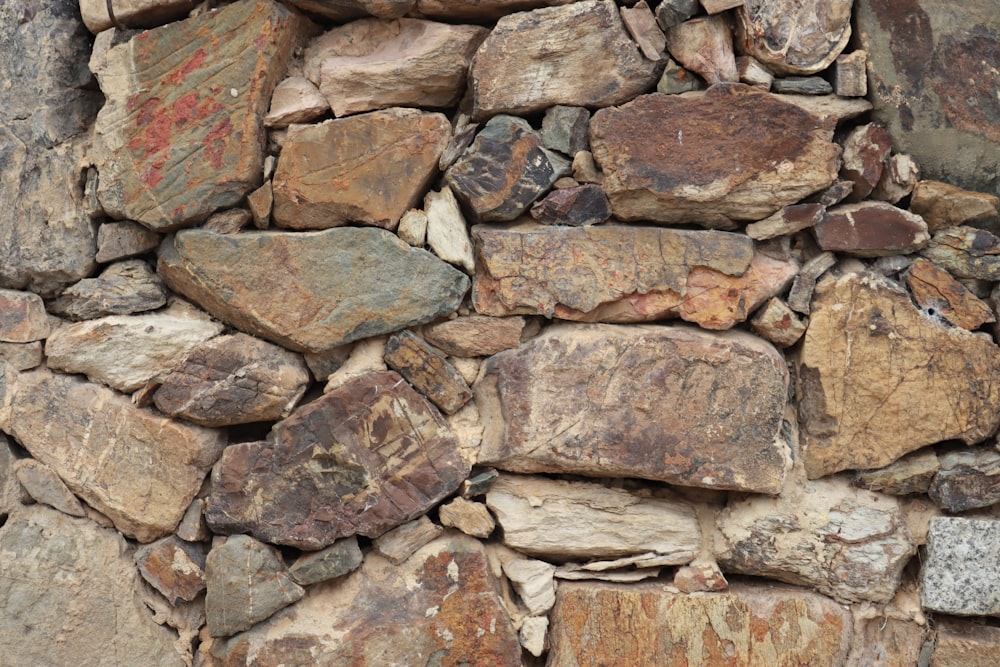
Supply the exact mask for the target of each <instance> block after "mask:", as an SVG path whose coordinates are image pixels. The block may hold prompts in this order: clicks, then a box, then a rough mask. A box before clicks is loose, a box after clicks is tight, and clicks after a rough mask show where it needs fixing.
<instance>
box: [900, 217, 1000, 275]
mask: <svg viewBox="0 0 1000 667" xmlns="http://www.w3.org/2000/svg"><path fill="white" fill-rule="evenodd" d="M920 254H921V255H923V256H924V257H926V258H927V259H929V260H930V261H932V262H934V263H935V264H937V265H938V266H940V267H941V268H943V269H945V270H947V271H948V273H950V274H952V275H953V276H955V277H957V278H975V279H978V280H1000V238H997V237H996V236H994V235H993V234H991V233H990V232H989V231H987V230H985V229H976V228H975V227H966V226H964V225H963V226H959V227H947V228H945V229H942V230H940V231H938V232H937V233H935V234H934V236H933V237H932V238H931V242H930V243H929V244H928V245H927V247H926V248H924V249H923V250H922V251H921V252H920Z"/></svg>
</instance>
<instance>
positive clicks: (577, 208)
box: [531, 183, 611, 227]
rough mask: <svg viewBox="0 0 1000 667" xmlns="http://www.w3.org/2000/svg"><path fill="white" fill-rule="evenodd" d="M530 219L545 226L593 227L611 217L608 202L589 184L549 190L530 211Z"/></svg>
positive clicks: (595, 187) (602, 192)
mask: <svg viewBox="0 0 1000 667" xmlns="http://www.w3.org/2000/svg"><path fill="white" fill-rule="evenodd" d="M531 217H532V218H534V219H535V220H538V221H539V222H540V223H542V224H546V225H570V226H572V227H582V226H583V225H597V224H600V223H602V222H605V221H607V220H608V218H610V217H611V202H609V201H608V196H607V195H606V194H604V190H602V189H601V188H600V187H598V186H596V185H593V184H590V183H588V184H586V185H580V186H577V187H575V188H565V189H562V190H553V191H552V192H550V193H549V194H548V195H547V196H546V197H545V198H544V199H542V200H541V201H539V202H538V203H537V204H535V205H534V206H532V207H531Z"/></svg>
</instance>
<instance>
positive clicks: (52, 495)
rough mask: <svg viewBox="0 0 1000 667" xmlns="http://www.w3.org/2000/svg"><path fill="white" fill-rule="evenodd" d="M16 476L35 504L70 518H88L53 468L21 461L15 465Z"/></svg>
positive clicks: (35, 462) (30, 460)
mask: <svg viewBox="0 0 1000 667" xmlns="http://www.w3.org/2000/svg"><path fill="white" fill-rule="evenodd" d="M13 467H14V476H16V477H17V481H18V482H20V483H21V486H23V487H24V490H25V491H27V492H28V495H29V496H31V497H32V498H33V499H34V500H35V502H37V503H42V504H43V505H48V506H49V507H51V508H53V509H57V510H59V511H60V512H62V513H63V514H68V515H69V516H86V515H87V513H86V512H85V511H84V510H83V506H82V505H81V504H80V501H79V500H77V499H76V496H74V495H73V493H72V492H71V491H70V490H69V489H68V488H66V485H65V484H64V483H63V481H62V480H61V479H59V475H57V474H56V473H55V472H54V471H53V470H52V468H50V467H48V466H47V465H45V464H44V463H39V462H38V461H36V460H34V459H21V460H19V461H16V462H15V464H14V466H13Z"/></svg>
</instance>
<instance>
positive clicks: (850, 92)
mask: <svg viewBox="0 0 1000 667" xmlns="http://www.w3.org/2000/svg"><path fill="white" fill-rule="evenodd" d="M867 62H868V52H867V51H862V50H861V49H858V50H857V51H853V52H851V53H843V54H841V55H839V56H837V60H835V61H834V66H833V92H834V93H836V94H837V95H841V96H843V97H865V96H866V95H868V73H867V71H866V69H865V66H866V64H867Z"/></svg>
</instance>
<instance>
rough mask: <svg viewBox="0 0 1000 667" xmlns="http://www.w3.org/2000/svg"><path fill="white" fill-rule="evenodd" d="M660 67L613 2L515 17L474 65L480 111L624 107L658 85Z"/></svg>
mask: <svg viewBox="0 0 1000 667" xmlns="http://www.w3.org/2000/svg"><path fill="white" fill-rule="evenodd" d="M657 70H658V67H657V64H656V63H655V62H654V61H652V60H647V59H646V58H645V57H643V55H642V53H641V52H640V51H639V48H638V46H636V44H635V42H634V41H632V38H631V37H629V34H628V32H627V31H626V30H625V25H624V24H623V23H622V21H621V17H620V16H619V14H618V7H616V6H615V3H614V2H613V1H612V0H583V1H582V2H574V3H572V4H569V5H567V6H565V7H551V8H544V9H537V10H534V11H530V12H523V13H517V14H510V15H508V16H505V17H503V18H502V19H500V20H499V21H498V22H497V25H496V27H495V28H494V29H493V30H492V31H491V32H490V34H489V36H488V37H487V38H486V40H485V41H484V42H483V44H482V46H480V47H479V50H478V51H477V52H476V56H475V59H474V60H473V62H472V68H471V70H470V72H469V77H470V87H471V89H472V95H473V116H474V117H475V118H477V119H480V120H482V119H486V118H489V117H490V116H493V115H495V114H498V113H509V114H521V115H524V114H530V113H534V112H537V111H542V110H543V109H545V108H546V107H550V106H553V105H556V104H572V105H576V106H587V107H605V106H610V105H612V104H621V103H622V102H625V101H627V100H629V99H631V98H633V97H635V96H636V95H638V94H639V93H641V92H642V91H644V90H647V89H649V88H651V87H652V86H653V85H655V84H656V80H657V78H659V72H658V71H657Z"/></svg>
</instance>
